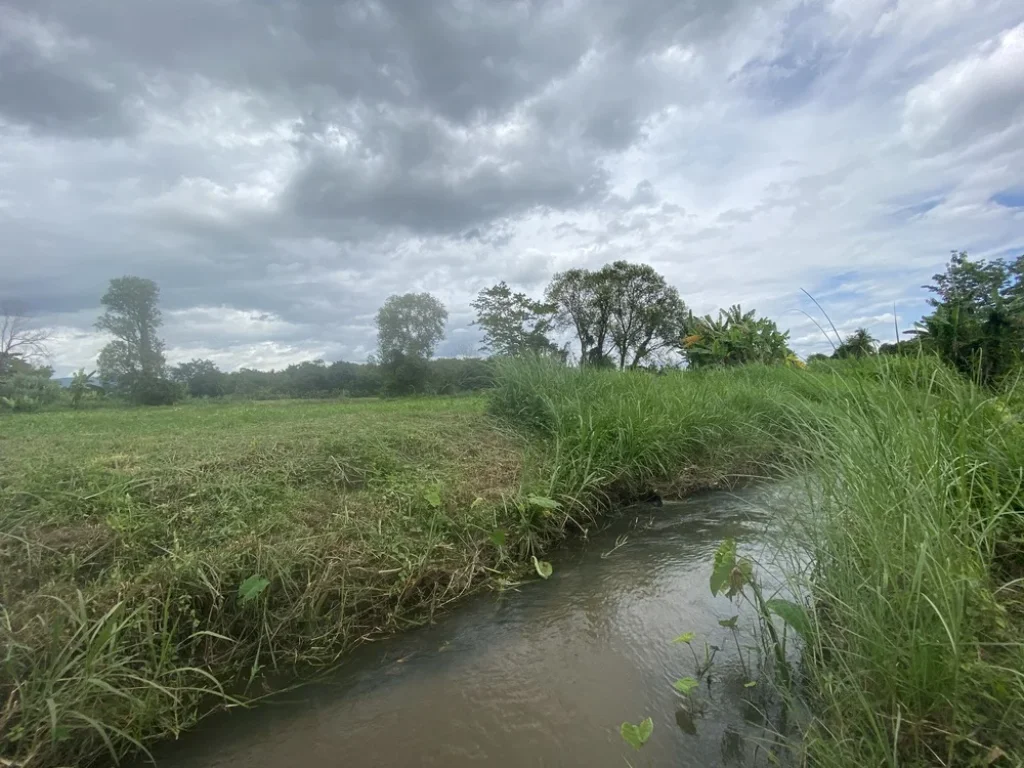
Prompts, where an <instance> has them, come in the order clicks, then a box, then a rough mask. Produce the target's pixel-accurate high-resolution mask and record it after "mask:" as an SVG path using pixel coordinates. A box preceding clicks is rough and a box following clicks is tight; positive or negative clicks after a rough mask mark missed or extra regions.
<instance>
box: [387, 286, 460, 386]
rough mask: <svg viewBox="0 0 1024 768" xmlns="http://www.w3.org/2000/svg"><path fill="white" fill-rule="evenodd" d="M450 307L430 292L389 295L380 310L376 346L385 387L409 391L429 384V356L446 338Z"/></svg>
mask: <svg viewBox="0 0 1024 768" xmlns="http://www.w3.org/2000/svg"><path fill="white" fill-rule="evenodd" d="M447 321H448V310H446V309H445V308H444V304H442V303H441V302H440V301H439V300H438V299H436V298H435V297H434V296H431V295H430V294H429V293H406V294H404V295H402V296H389V297H388V300H387V301H385V302H384V306H382V307H381V308H380V310H379V311H378V312H377V346H378V350H379V353H378V354H379V358H380V366H381V373H382V378H383V381H384V388H385V390H386V391H387V392H388V393H390V394H409V393H412V392H419V391H423V390H424V389H426V387H427V383H428V382H427V380H428V376H429V366H428V365H427V360H428V359H429V358H430V356H431V355H433V354H434V348H435V347H436V346H437V344H438V342H439V341H441V339H443V338H444V326H445V323H446V322H447Z"/></svg>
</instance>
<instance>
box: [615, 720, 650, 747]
mask: <svg viewBox="0 0 1024 768" xmlns="http://www.w3.org/2000/svg"><path fill="white" fill-rule="evenodd" d="M619 733H620V734H621V735H622V740H623V741H625V742H626V743H627V744H629V746H631V747H632V748H633V749H636V750H640V749H641V748H642V747H643V745H644V744H646V743H647V740H648V739H649V738H651V734H652V733H654V721H653V720H651V718H649V717H648V718H647V719H646V720H643V721H641V722H640V723H637V724H636V725H634V724H633V723H623V724H622V725H621V726H620V727H619Z"/></svg>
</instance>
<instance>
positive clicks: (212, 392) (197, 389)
mask: <svg viewBox="0 0 1024 768" xmlns="http://www.w3.org/2000/svg"><path fill="white" fill-rule="evenodd" d="M170 379H171V381H173V382H175V383H177V384H180V385H182V386H183V387H185V389H186V391H187V392H188V394H189V396H190V397H220V396H221V395H223V394H224V392H225V376H224V374H223V373H221V371H220V369H219V368H218V367H217V364H216V363H214V362H213V361H212V360H198V359H193V360H190V361H189V362H187V363H181V364H179V365H176V366H175V367H174V368H172V369H171V371H170Z"/></svg>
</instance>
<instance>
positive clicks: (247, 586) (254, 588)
mask: <svg viewBox="0 0 1024 768" xmlns="http://www.w3.org/2000/svg"><path fill="white" fill-rule="evenodd" d="M268 586H270V580H269V579H265V578H263V577H262V576H260V575H258V574H253V575H252V576H250V577H249V578H248V579H246V580H245V581H243V582H242V583H241V584H240V585H239V587H238V597H239V598H240V599H241V601H242V602H243V603H248V602H249V601H251V600H255V599H256V598H257V597H259V596H260V595H261V594H263V590H265V589H266V588H267V587H268Z"/></svg>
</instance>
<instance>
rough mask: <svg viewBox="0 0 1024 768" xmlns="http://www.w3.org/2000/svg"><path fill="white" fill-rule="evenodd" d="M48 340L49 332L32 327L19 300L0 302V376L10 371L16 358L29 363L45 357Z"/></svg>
mask: <svg viewBox="0 0 1024 768" xmlns="http://www.w3.org/2000/svg"><path fill="white" fill-rule="evenodd" d="M49 340H50V332H49V331H48V330H46V329H43V328H33V327H32V322H31V320H30V318H29V314H28V311H27V310H26V309H25V307H24V306H23V305H22V304H21V303H20V302H15V301H3V302H0V376H3V375H4V374H5V373H9V372H10V371H11V369H12V366H13V363H14V360H16V359H17V360H22V361H24V362H29V363H30V362H33V361H35V360H37V359H38V358H41V357H46V356H47V348H46V343H47V341H49Z"/></svg>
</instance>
